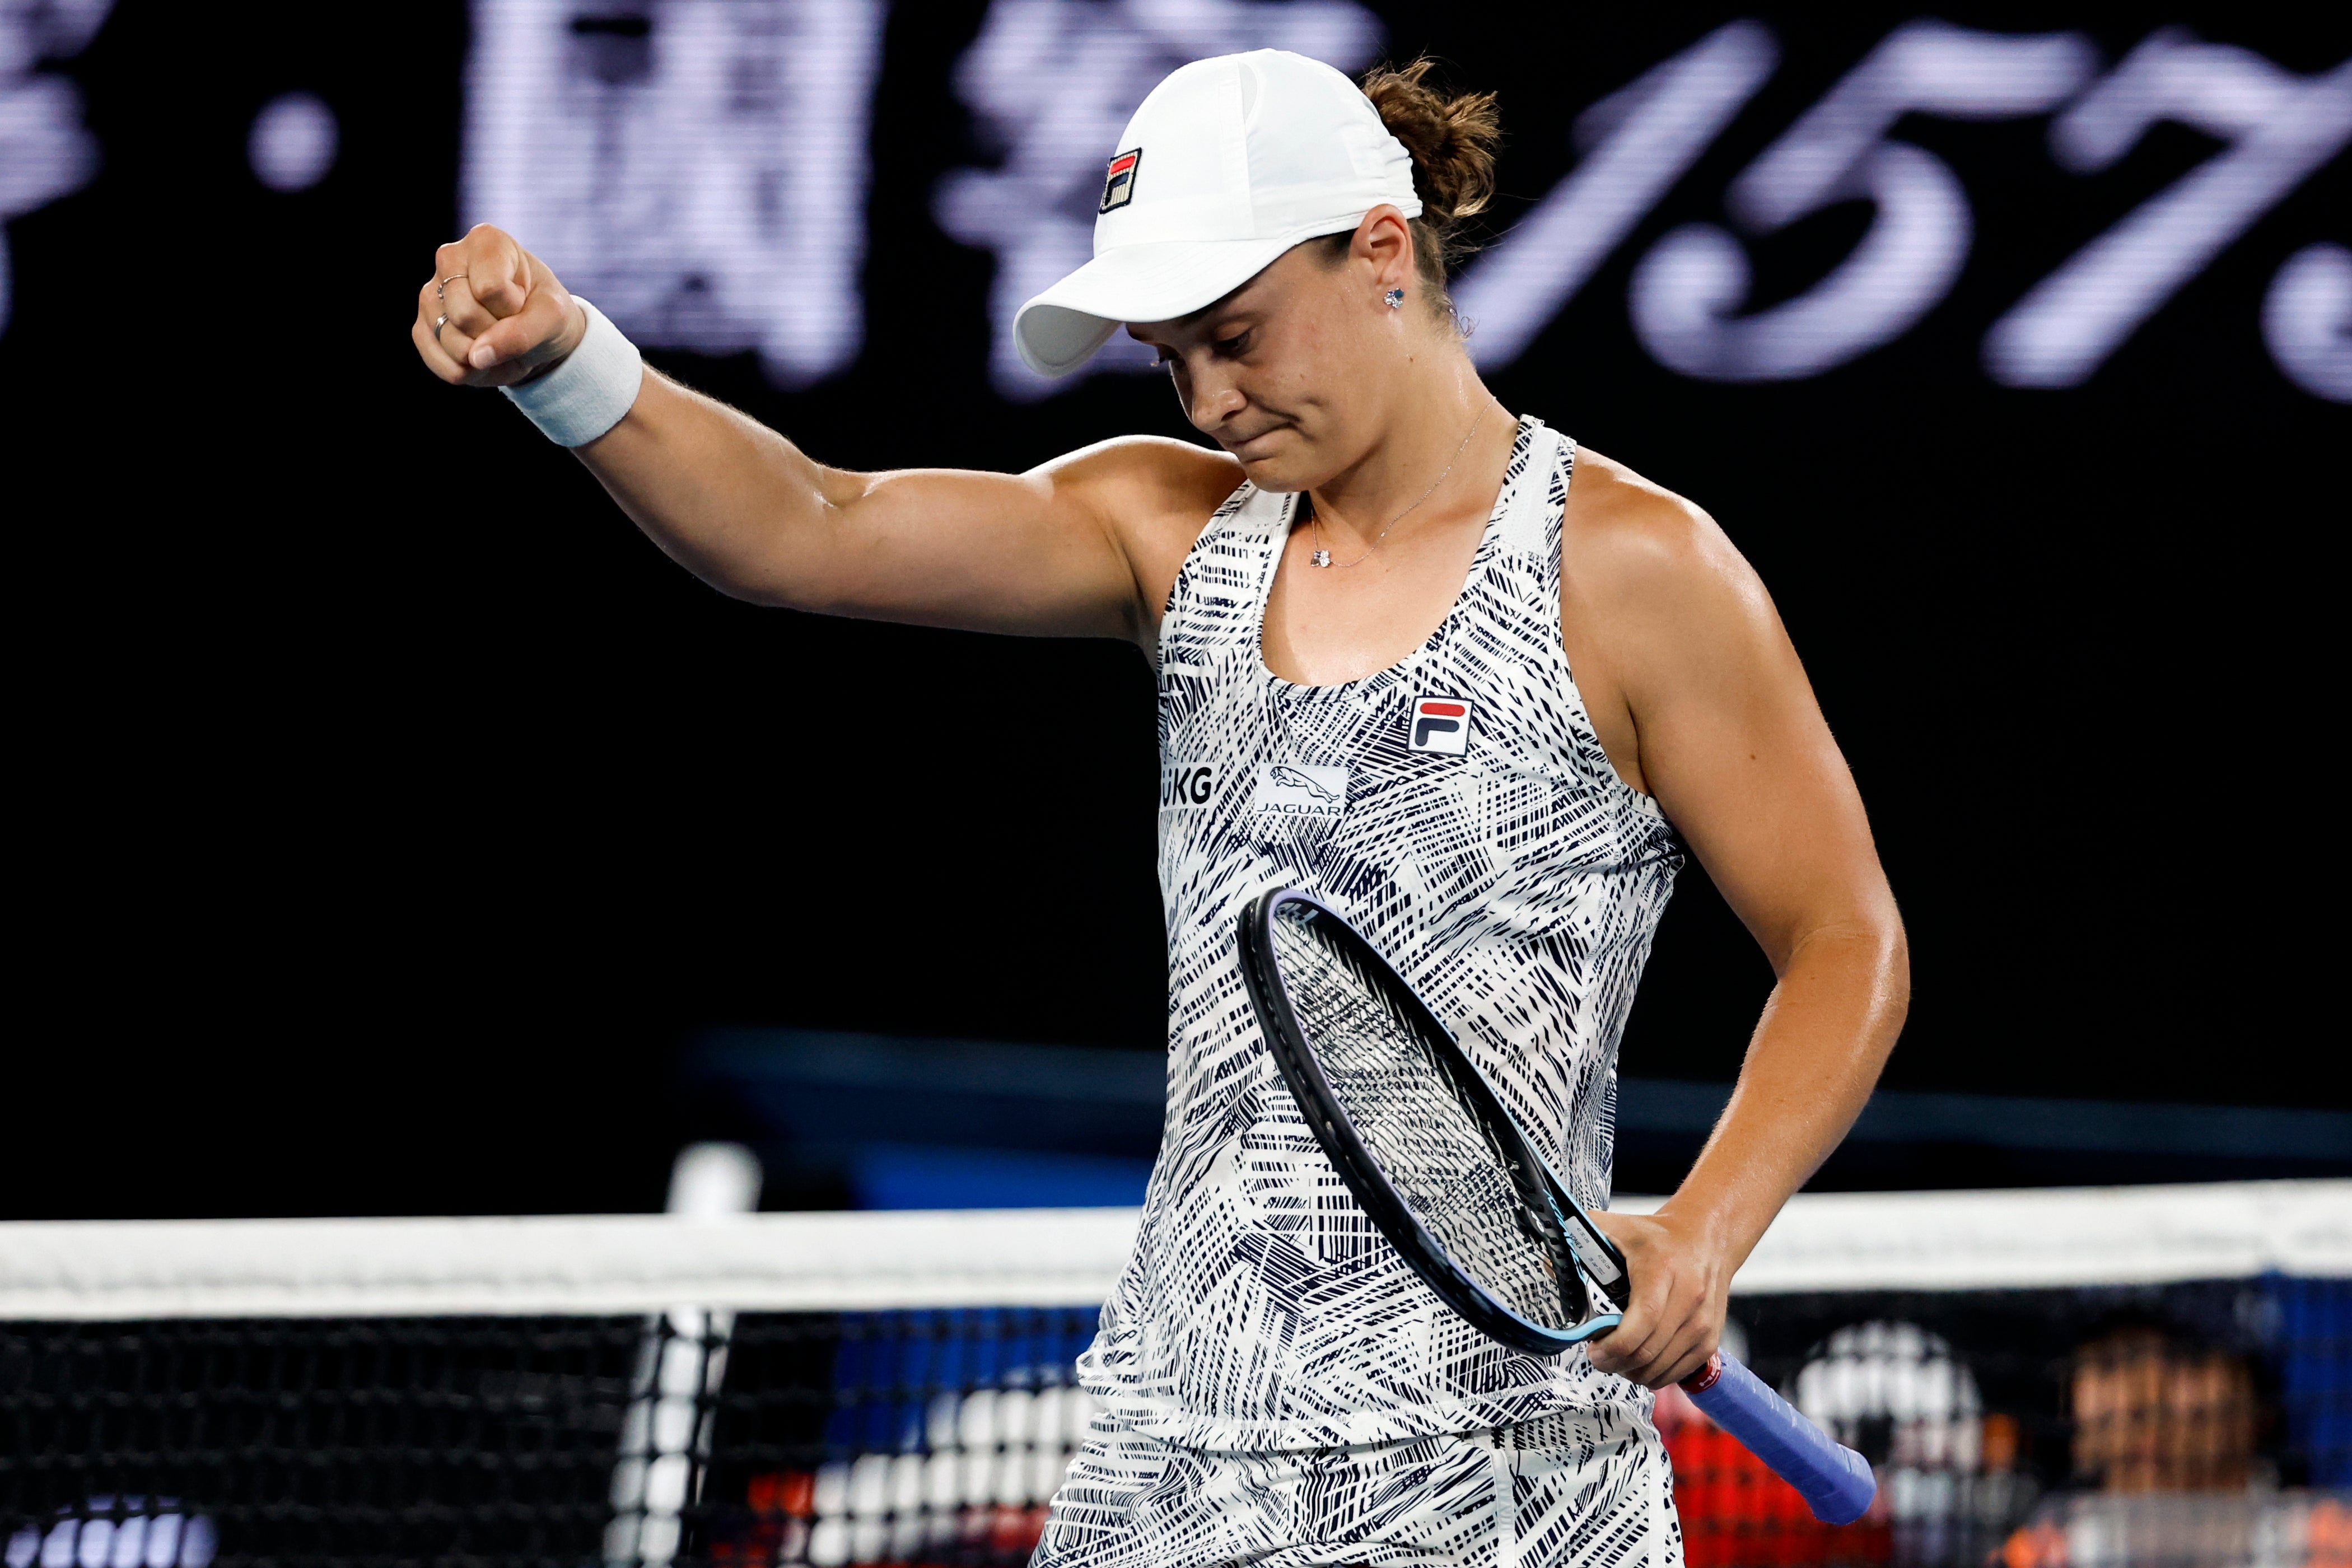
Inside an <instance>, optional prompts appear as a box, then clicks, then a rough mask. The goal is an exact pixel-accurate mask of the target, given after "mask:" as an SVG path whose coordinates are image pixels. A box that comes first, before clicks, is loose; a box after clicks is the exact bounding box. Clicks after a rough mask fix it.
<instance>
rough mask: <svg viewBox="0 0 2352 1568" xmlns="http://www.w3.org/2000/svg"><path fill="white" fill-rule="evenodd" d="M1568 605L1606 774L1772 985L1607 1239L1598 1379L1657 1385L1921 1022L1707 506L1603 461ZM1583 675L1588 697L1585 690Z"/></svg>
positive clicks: (1684, 1364)
mask: <svg viewBox="0 0 2352 1568" xmlns="http://www.w3.org/2000/svg"><path fill="white" fill-rule="evenodd" d="M1588 480H1591V481H1593V488H1592V489H1591V490H1589V491H1588V492H1587V497H1586V500H1585V505H1584V509H1583V510H1581V511H1580V513H1579V514H1578V515H1577V516H1576V517H1575V518H1573V519H1571V529H1570V537H1571V540H1572V544H1571V546H1570V553H1569V554H1568V555H1567V556H1566V557H1565V559H1567V560H1568V562H1569V563H1570V568H1571V570H1570V574H1569V575H1570V582H1569V584H1568V586H1567V589H1566V591H1565V598H1566V600H1567V603H1568V608H1569V611H1570V621H1569V624H1570V625H1571V626H1577V627H1579V635H1578V637H1577V639H1576V640H1580V641H1582V642H1583V643H1585V644H1586V646H1585V647H1583V648H1581V649H1579V648H1578V647H1571V648H1570V654H1571V658H1579V659H1580V661H1581V662H1580V663H1579V664H1578V666H1577V669H1578V678H1579V684H1580V685H1583V686H1587V687H1588V695H1589V696H1591V695H1594V694H1598V695H1599V696H1600V697H1601V702H1600V703H1598V704H1596V707H1608V708H1612V709H1613V710H1614V711H1613V712H1612V713H1611V714H1610V715H1609V716H1608V721H1604V719H1603V715H1602V714H1601V713H1600V712H1596V715H1595V718H1596V723H1598V724H1599V725H1600V727H1601V729H1602V730H1603V738H1604V741H1605V742H1608V743H1609V745H1610V751H1611V755H1612V760H1617V761H1618V763H1619V766H1620V770H1621V771H1623V772H1629V773H1631V774H1632V776H1633V781H1634V782H1635V783H1636V784H1639V785H1641V786H1643V787H1646V788H1647V789H1648V790H1649V791H1650V792H1651V793H1652V794H1653V795H1655V796H1656V797H1657V800H1658V803H1659V805H1662V806H1663V807H1664V810H1665V813H1666V816H1667V817H1668V819H1669V820H1671V821H1672V822H1673V823H1674V824H1675V827H1676V829H1677V830H1678V831H1679V832H1680V833H1681V835H1682V837H1683V838H1684V840H1685V842H1686V843H1687V844H1688V845H1689V846H1690V847H1691V849H1692V852H1693V853H1694V854H1695V855H1696V858H1697V859H1698V861H1699V863H1700V864H1701V865H1702V866H1704V867H1705V868H1706V871H1707V873H1708V875H1710V876H1711V877H1712V878H1713V879H1715V883H1716V886H1717V888H1719V889H1721V890H1722V892H1723V895H1724V898H1725V900H1726V901H1727V902H1728V903H1729V904H1730V905H1731V908H1732V910H1734V911H1735V912H1736V913H1737V914H1738V916H1739V917H1740V919H1741V921H1744V922H1745V923H1746V925H1747V927H1748V931H1750V932H1751V933H1752V934H1753V935H1754V936H1755V938H1756V940H1757V942H1758V943H1759V945H1760V946H1761V947H1762V948H1763V950H1764V952H1765V956H1766V957H1767V958H1769V960H1770V961H1771V964H1772V969H1773V973H1775V975H1777V976H1778V980H1779V983H1778V984H1776V985H1775V986H1774V988H1773V991H1772V995H1771V998H1770V1000H1769V1002H1768V1003H1767V1004H1766V1005H1765V1009H1764V1014H1763V1017H1762V1018H1761V1020H1760V1021H1759V1023H1758V1025H1757V1027H1756V1032H1755V1035H1754V1036H1753V1037H1752V1038H1751V1039H1750V1041H1749V1043H1748V1057H1747V1060H1746V1062H1745V1064H1744V1065H1743V1067H1742V1068H1741V1070H1740V1075H1739V1082H1738V1087H1737V1088H1736V1089H1734V1091H1733V1094H1732V1098H1731V1103H1730V1104H1729V1106H1728V1107H1727V1108H1726V1110H1725V1111H1724V1114H1723V1118H1722V1120H1721V1121H1719V1122H1718V1123H1717V1126H1716V1129H1715V1131H1714V1134H1713V1136H1711V1137H1710V1138H1709V1139H1708V1140H1707V1143H1706V1148H1705V1149H1704V1150H1703V1151H1702V1152H1700V1155H1699V1158H1698V1162H1697V1163H1696V1165H1695V1166H1694V1167H1693V1168H1692V1170H1691V1173H1690V1174H1689V1176H1688V1177H1687V1178H1686V1179H1685V1181H1684V1183H1683V1184H1682V1186H1681V1188H1680V1189H1679V1190H1678V1191H1677V1192H1676V1193H1675V1194H1674V1196H1673V1197H1672V1198H1670V1199H1668V1200H1667V1202H1666V1203H1665V1205H1664V1206H1663V1207H1662V1208H1661V1209H1660V1210H1659V1211H1658V1213H1657V1215H1656V1216H1655V1217H1654V1218H1647V1219H1644V1218H1639V1217H1635V1216H1631V1215H1610V1216H1606V1217H1605V1219H1604V1220H1603V1221H1602V1223H1604V1224H1605V1225H1606V1226H1607V1228H1608V1230H1609V1231H1610V1233H1611V1235H1612V1236H1613V1237H1616V1239H1617V1240H1618V1242H1619V1244H1620V1245H1621V1246H1622V1247H1624V1248H1625V1249H1626V1253H1627V1258H1628V1261H1629V1263H1631V1265H1632V1267H1633V1279H1634V1297H1633V1304H1632V1307H1631V1309H1630V1310H1628V1311H1627V1313H1626V1317H1625V1321H1624V1322H1623V1324H1622V1325H1621V1326H1620V1327H1619V1328H1618V1329H1617V1330H1615V1331H1613V1332H1612V1333H1611V1334H1609V1335H1608V1336H1607V1337H1606V1338H1605V1339H1603V1340H1601V1341H1600V1342H1596V1344H1595V1347H1594V1350H1593V1355H1592V1359H1593V1363H1594V1364H1595V1365H1597V1366H1600V1367H1601V1369H1602V1370H1604V1371H1609V1372H1616V1373H1622V1374H1623V1375H1625V1376H1627V1377H1631V1378H1633V1379H1634V1380H1635V1381H1636V1382H1640V1383H1643V1384H1649V1385H1651V1386H1653V1387H1657V1386H1663V1385H1664V1384H1666V1383H1669V1382H1673V1381H1676V1380H1678V1379H1680V1378H1683V1377H1685V1376H1688V1375H1689V1374H1690V1373H1693V1372H1695V1371H1696V1370H1697V1369H1698V1368H1699V1367H1700V1366H1701V1365H1703V1364H1704V1363H1705V1361H1706V1356H1707V1354H1708V1353H1709V1352H1711V1351H1712V1350H1713V1349H1714V1348H1715V1344H1716V1342H1717V1338H1718V1337H1719V1336H1720V1335H1721V1333H1722V1330H1723V1319H1724V1308H1725V1302H1726V1299H1727V1294H1728V1291H1729V1288H1730V1283H1731V1276H1732V1274H1733V1273H1734V1271H1736V1270H1737V1269H1738V1267H1739V1265H1740V1264H1741V1263H1742V1262H1743V1261H1745V1260H1746V1258H1747V1257H1748V1253H1749V1252H1750V1251H1752V1250H1753V1249H1754V1247H1755V1246H1756V1243H1757V1241H1758V1240H1759V1238H1760V1237H1762V1236H1763V1234H1764V1230H1765V1227H1766V1226H1769V1224H1770V1223H1771V1222H1772V1218H1773V1216H1774V1215H1777V1214H1778V1213H1779V1212H1780V1207H1781V1205H1783V1204H1785V1203H1786V1202H1787V1201H1788V1199H1789V1197H1790V1194H1792V1193H1794V1192H1795V1191H1796V1190H1797V1189H1798V1188H1799V1187H1800V1186H1801V1185H1803V1184H1804V1182H1805V1180H1806V1178H1807V1177H1809V1176H1811V1174H1812V1173H1813V1172H1814V1170H1815V1169H1816V1168H1818V1167H1819V1165H1820V1164H1821V1163H1822V1160H1824V1159H1826V1158H1827V1157H1828V1156H1829V1153H1830V1152H1831V1151H1832V1150H1833V1149H1834V1148H1836V1147H1837V1144H1838V1142H1839V1140H1841V1139H1842V1138H1843V1137H1844V1136H1845V1133H1846V1131H1847V1129H1848V1128H1850V1127H1851V1126H1852V1125H1853V1120H1854V1118H1855V1117H1856V1116H1857V1115H1859V1114H1860V1113H1861V1110H1862V1107H1863V1104H1864V1101H1865V1100H1868V1099H1869V1097H1870V1091H1871V1089H1872V1087H1873V1086H1874V1084H1875V1083H1876V1082H1877V1079H1878V1074H1879V1070H1880V1068H1882V1067H1884V1066H1885V1061H1886V1057H1887V1053H1888V1052H1889V1051H1890V1050H1892V1049H1893V1048H1894V1045H1895V1035H1896V1033H1897V1031H1898V1030H1900V1028H1901V1027H1902V1024H1903V1018H1904V1014H1905V1011H1906V1008H1907V1006H1908V1005H1909V994H1910V971H1909V958H1908V953H1907V951H1906V945H1905V939H1904V933H1903V924H1902V920H1901V917H1900V916H1899V915H1898V914H1897V913H1896V910H1895V898H1894V894H1893V893H1892V891H1891V890H1890V889H1888V887H1887V885H1886V877H1885V872H1884V871H1883V870H1882V869H1881V868H1880V867H1879V863H1878V853H1877V850H1876V848H1875V847H1874V845H1873V843H1872V840H1871V835H1870V825H1869V822H1868V820H1867V818H1866V817H1865V816H1864V812H1863V806H1862V798H1861V795H1859V793H1858V792H1857V791H1856V790H1855V788H1854V784H1853V775H1852V774H1851V773H1849V772H1848V770H1847V768H1846V764H1845V759H1844V757H1843V755H1842V754H1841V753H1840V752H1839V751H1838V747H1837V742H1836V741H1835V740H1834V739H1832V736H1831V734H1830V731H1829V726H1828V724H1827V723H1826V722H1825V721H1823V719H1822V713H1821V709H1820V706H1819V705H1818V704H1817V703H1816V702H1815V700H1814V699H1813V694H1812V688H1811V683H1810V682H1808V681H1807V679H1805V672H1804V668H1803V667H1802V666H1801V664H1800V663H1799V662H1798V659H1797V654H1796V650H1795V648H1793V647H1791V646H1790V641H1789V637H1788V634H1787V632H1786V631H1785V630H1784V629H1783V628H1782V626H1781V625H1780V616H1779V615H1778V614H1777V613H1776V612H1775V611H1774V610H1773V608H1772V603H1771V600H1770V598H1769V596H1768V595H1766V594H1765V592H1764V586H1763V584H1761V583H1760V582H1759V581H1758V580H1757V577H1756V574H1755V573H1754V571H1753V570H1751V569H1750V568H1749V567H1748V563H1746V562H1745V561H1744V560H1742V559H1741V558H1740V556H1739V554H1738V552H1737V551H1735V550H1734V549H1733V548H1732V547H1731V544H1730V542H1729V541H1728V540H1727V539H1725V538H1724V537H1723V534H1722V532H1721V531H1720V530H1718V529H1717V527H1716V526H1715V524H1714V522H1713V521H1711V520H1710V519H1708V518H1707V517H1706V514H1705V513H1703V512H1701V511H1699V510H1697V509H1696V507H1693V506H1691V505H1690V504H1689V503H1687V502H1685V501H1683V500H1680V499H1679V498H1676V497H1673V496H1670V495H1668V494H1666V493H1665V492H1664V491H1662V490H1658V489H1655V488H1654V487H1652V486H1649V485H1647V484H1646V483H1645V482H1644V481H1642V480H1640V479H1638V478H1637V477H1635V476H1633V475H1632V474H1630V473H1629V472H1627V471H1626V470H1624V469H1622V468H1618V467H1617V466H1616V465H1613V464H1610V463H1609V462H1608V461H1607V459H1605V458H1597V457H1596V458H1593V460H1591V461H1590V462H1588V461H1587V460H1586V459H1585V458H1580V460H1579V463H1578V467H1577V480H1576V482H1577V484H1578V485H1579V486H1583V485H1585V484H1586V483H1587V481H1588ZM1588 670H1590V671H1591V678H1592V679H1591V680H1590V682H1588V681H1587V679H1586V676H1587V672H1588ZM1611 721H1613V724H1614V727H1615V729H1616V731H1617V733H1616V734H1614V735H1613V736H1612V735H1611V734H1610V733H1609V732H1608V731H1610V729H1611V728H1612V722H1611Z"/></svg>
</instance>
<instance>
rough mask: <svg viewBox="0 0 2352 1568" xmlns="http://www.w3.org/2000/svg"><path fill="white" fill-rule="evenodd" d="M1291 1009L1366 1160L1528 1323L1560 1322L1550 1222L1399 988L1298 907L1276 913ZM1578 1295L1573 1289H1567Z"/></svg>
mask: <svg viewBox="0 0 2352 1568" xmlns="http://www.w3.org/2000/svg"><path fill="white" fill-rule="evenodd" d="M1272 923H1273V928H1274V939H1275V951H1276V962H1277V964H1278V967H1279V968H1280V970H1281V973H1282V980H1283V987H1284V990H1285V991H1286V993H1287V994H1288V996H1289V1000H1290V1005H1291V1010H1292V1012H1293V1013H1294V1014H1295V1015H1296V1016H1297V1019H1298V1022H1299V1026H1300V1027H1301V1030H1302V1032H1303V1033H1304V1034H1305V1035H1306V1037H1307V1043H1308V1045H1309V1047H1311V1048H1312V1050H1313V1051H1314V1054H1315V1058H1316V1061H1317V1063H1318V1065H1319V1066H1320V1067H1321V1068H1322V1070H1323V1076H1324V1079H1325V1080H1326V1081H1327V1082H1328V1084H1329V1085H1330V1088H1331V1094H1332V1098H1333V1099H1334V1100H1337V1101H1338V1103H1339V1109H1340V1110H1342V1111H1343V1112H1345V1113H1346V1115H1347V1117H1348V1120H1349V1122H1350V1123H1352V1124H1353V1126H1354V1127H1355V1130H1356V1132H1357V1135H1358V1137H1360V1139H1361V1140H1362V1142H1363V1143H1364V1145H1365V1147H1366V1149H1367V1150H1368V1151H1369V1152H1370V1154H1371V1157H1372V1160H1373V1162H1374V1163H1376V1164H1378V1165H1379V1167H1380V1168H1381V1173H1383V1174H1385V1175H1386V1176H1387V1177H1388V1179H1389V1182H1390V1184H1391V1185H1393V1186H1394V1187H1395V1188H1396V1189H1397V1191H1398V1192H1399V1193H1400V1194H1402V1196H1403V1198H1404V1200H1405V1202H1406V1204H1407V1205H1409V1206H1410V1207H1411V1208H1412V1211H1413V1215H1414V1217H1415V1218H1416V1219H1418V1220H1419V1221H1420V1222H1421V1224H1422V1226H1423V1229H1425V1230H1427V1231H1428V1232H1429V1233H1430V1234H1431V1235H1432V1236H1433V1237H1436V1238H1437V1240H1438V1241H1439V1242H1440V1243H1442V1244H1443V1245H1444V1247H1445V1249H1446V1251H1447V1253H1448V1254H1449V1255H1450V1256H1451V1257H1452V1258H1453V1259H1454V1263H1455V1265H1456V1266H1457V1267H1459V1268H1461V1269H1462V1270H1463V1271H1464V1272H1465V1273H1466V1274H1468V1275H1469V1276H1470V1277H1471V1278H1472V1279H1475V1280H1476V1281H1477V1282H1478V1283H1479V1284H1480V1285H1481V1286H1482V1287H1484V1288H1485V1289H1486V1291H1487V1292H1488V1293H1489V1294H1490V1295H1492V1296H1494V1297H1495V1298H1496V1300H1499V1301H1501V1302H1502V1303H1504V1304H1505V1305H1506V1306H1507V1307H1509V1308H1510V1309H1511V1310H1513V1311H1515V1312H1517V1313H1518V1314H1519V1315H1520V1316H1521V1317H1523V1318H1526V1319H1528V1320H1529V1321H1534V1322H1537V1323H1541V1324H1545V1325H1548V1326H1550V1327H1556V1328H1565V1327H1568V1326H1570V1324H1572V1323H1573V1322H1574V1321H1576V1319H1577V1317H1579V1316H1580V1313H1577V1312H1575V1311H1573V1310H1571V1309H1570V1306H1569V1305H1568V1303H1567V1301H1566V1300H1564V1297H1565V1296H1566V1295H1568V1294H1570V1292H1567V1291H1564V1290H1563V1289H1562V1280H1561V1278H1560V1275H1559V1271H1558V1267H1557V1265H1556V1263H1555V1259H1557V1258H1559V1257H1561V1252H1560V1250H1559V1248H1560V1243H1559V1237H1558V1230H1557V1220H1556V1218H1555V1217H1554V1216H1552V1215H1539V1214H1535V1213H1531V1212H1530V1209H1529V1205H1528V1198H1527V1194H1526V1190H1525V1189H1524V1187H1523V1183H1524V1182H1527V1181H1529V1180H1533V1179H1534V1178H1533V1175H1532V1173H1524V1172H1522V1173H1517V1174H1515V1173H1514V1170H1513V1163H1514V1155H1515V1153H1516V1151H1515V1150H1514V1149H1512V1148H1511V1146H1510V1145H1509V1144H1507V1143H1506V1142H1504V1141H1503V1140H1502V1139H1501V1138H1500V1137H1499V1136H1498V1135H1497V1134H1496V1132H1495V1131H1494V1130H1492V1129H1490V1128H1489V1127H1488V1126H1487V1125H1486V1121H1485V1120H1484V1119H1483V1118H1481V1117H1480V1116H1479V1115H1478V1114H1477V1112H1476V1111H1475V1110H1474V1109H1473V1106H1472V1104H1471V1103H1469V1102H1468V1100H1467V1097H1466V1095H1465V1089H1464V1087H1463V1086H1462V1085H1461V1084H1459V1083H1458V1082H1457V1081H1456V1079H1455V1078H1454V1071H1453V1070H1452V1068H1451V1065H1450V1064H1449V1063H1448V1062H1447V1061H1446V1059H1445V1058H1444V1057H1443V1056H1442V1055H1440V1054H1439V1052H1438V1051H1437V1050H1436V1049H1435V1048H1434V1047H1433V1045H1432V1044H1431V1043H1430V1042H1429V1041H1428V1040H1426V1039H1425V1038H1424V1037H1423V1033H1422V1028H1421V1026H1419V1024H1418V1023H1417V1021H1416V1019H1415V1016H1414V1015H1413V1014H1412V1012H1411V1011H1409V1010H1408V1008H1407V1006H1406V1005H1405V1003H1404V1000H1403V998H1402V997H1400V996H1398V995H1396V994H1394V993H1393V992H1392V991H1391V988H1390V986H1389V985H1387V984H1382V983H1381V982H1380V981H1379V980H1377V979H1376V978H1375V977H1374V976H1373V975H1372V974H1370V973H1368V972H1367V969H1366V967H1365V966H1364V965H1363V964H1361V963H1359V962H1358V961H1357V959H1356V957H1355V955H1354V954H1353V953H1352V952H1350V951H1349V950H1348V949H1347V948H1345V947H1343V946H1341V945H1340V944H1339V942H1335V941H1333V940H1331V939H1329V938H1327V937H1326V936H1325V935H1324V934H1323V933H1322V932H1321V931H1319V930H1318V929H1317V928H1316V926H1315V925H1314V923H1313V916H1312V914H1311V913H1309V912H1308V911H1305V910H1300V911H1299V912H1298V913H1297V914H1292V913H1291V911H1290V910H1282V911H1279V912H1277V914H1276V918H1275V920H1274V921H1273V922H1272ZM1573 1293H1574V1294H1576V1295H1581V1291H1580V1290H1577V1291H1575V1292H1573Z"/></svg>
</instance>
